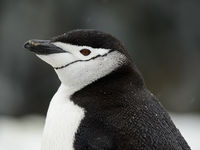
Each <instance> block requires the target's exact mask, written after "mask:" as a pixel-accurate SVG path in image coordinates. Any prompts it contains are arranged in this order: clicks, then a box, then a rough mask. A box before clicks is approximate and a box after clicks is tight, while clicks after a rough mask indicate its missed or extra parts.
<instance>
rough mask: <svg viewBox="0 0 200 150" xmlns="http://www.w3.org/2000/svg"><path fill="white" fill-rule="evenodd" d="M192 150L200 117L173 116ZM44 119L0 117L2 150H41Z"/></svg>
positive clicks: (199, 144)
mask: <svg viewBox="0 0 200 150" xmlns="http://www.w3.org/2000/svg"><path fill="white" fill-rule="evenodd" d="M171 116H172V119H173V121H174V122H175V124H176V126H177V128H179V130H180V131H181V133H182V135H183V136H184V137H185V139H186V140H187V142H188V144H189V145H190V147H191V149H192V150H199V149H200V142H199V140H200V115H195V114H171ZM43 125H44V117H41V116H27V117H23V118H12V117H0V150H13V149H17V150H27V149H28V150H39V149H40V142H41V135H42V130H43Z"/></svg>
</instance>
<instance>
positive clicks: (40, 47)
mask: <svg viewBox="0 0 200 150" xmlns="http://www.w3.org/2000/svg"><path fill="white" fill-rule="evenodd" d="M24 47H25V48H26V49H28V50H30V51H32V52H34V53H36V54H39V55H48V54H53V53H66V52H67V51H64V50H63V49H61V48H59V47H57V46H55V45H53V44H52V43H51V41H50V40H29V41H27V42H26V43H25V44H24Z"/></svg>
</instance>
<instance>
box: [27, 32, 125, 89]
mask: <svg viewBox="0 0 200 150" xmlns="http://www.w3.org/2000/svg"><path fill="white" fill-rule="evenodd" d="M24 47H25V48H26V49H28V50H30V51H32V52H34V53H35V54H36V55H37V56H38V57H39V58H40V59H42V60H43V61H45V62H47V63H48V64H50V65H51V66H52V67H53V68H54V69H55V71H56V73H57V74H58V77H59V79H60V80H61V82H62V83H63V84H64V85H66V86H68V87H70V88H72V89H73V90H78V89H81V88H83V87H84V86H86V85H88V84H90V83H92V82H94V81H95V80H98V79H100V78H102V77H103V76H106V75H108V74H109V73H111V72H113V71H115V70H116V69H117V68H119V67H121V66H122V65H123V64H125V63H126V62H127V60H128V57H127V53H126V51H125V49H124V47H123V46H122V44H121V43H120V41H119V40H117V39H116V38H114V37H113V36H111V35H110V34H107V33H104V32H101V31H96V30H73V31H70V32H67V33H64V34H62V35H59V36H57V37H53V38H52V39H51V40H29V41H27V42H26V43H25V45H24Z"/></svg>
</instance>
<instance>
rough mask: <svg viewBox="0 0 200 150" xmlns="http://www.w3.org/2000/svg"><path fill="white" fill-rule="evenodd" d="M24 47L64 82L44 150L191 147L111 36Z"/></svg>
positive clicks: (79, 33)
mask: <svg viewBox="0 0 200 150" xmlns="http://www.w3.org/2000/svg"><path fill="white" fill-rule="evenodd" d="M24 46H25V48H27V49H29V50H30V51H32V52H34V53H35V54H36V55H37V56H38V57H39V58H41V59H42V60H44V61H45V62H47V63H48V64H50V65H51V66H52V67H53V68H54V69H55V71H56V73H57V75H58V77H59V79H60V81H61V85H60V87H59V89H58V91H57V92H56V94H55V95H54V96H53V98H52V100H51V102H50V105H49V109H48V112H47V117H46V122H45V127H44V132H43V138H42V144H41V145H42V146H41V149H42V150H189V149H190V147H189V146H188V144H187V142H186V141H185V140H184V138H183V137H182V135H181V133H180V132H179V130H178V129H177V128H176V127H175V125H174V123H173V122H172V120H171V118H170V116H169V115H168V113H167V112H166V111H165V109H164V108H163V106H161V104H160V103H159V102H158V100H157V99H156V97H155V96H154V95H153V94H152V93H151V92H150V91H149V90H148V89H147V88H146V86H145V84H144V80H143V78H142V76H141V74H140V73H139V71H138V70H137V68H136V66H135V65H134V63H133V61H132V59H131V58H130V56H129V54H128V52H127V51H126V50H125V48H124V47H123V45H122V44H121V43H120V41H119V40H117V39H116V38H115V37H113V36H112V35H110V34H107V33H103V32H101V31H96V30H85V29H84V30H73V31H70V32H67V33H65V34H63V35H59V36H57V37H54V38H52V39H51V40H29V41H27V42H26V43H25V45H24Z"/></svg>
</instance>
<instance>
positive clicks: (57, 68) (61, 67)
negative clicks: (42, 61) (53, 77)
mask: <svg viewBox="0 0 200 150" xmlns="http://www.w3.org/2000/svg"><path fill="white" fill-rule="evenodd" d="M113 51H114V50H111V51H109V52H108V53H106V54H104V55H97V56H95V57H92V58H90V59H88V60H76V61H73V62H71V63H69V64H66V65H63V66H60V67H54V69H56V70H59V69H63V68H66V67H67V66H69V65H71V64H74V63H76V62H81V61H90V60H93V59H96V58H98V57H104V56H107V55H108V54H109V53H111V52H113Z"/></svg>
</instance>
